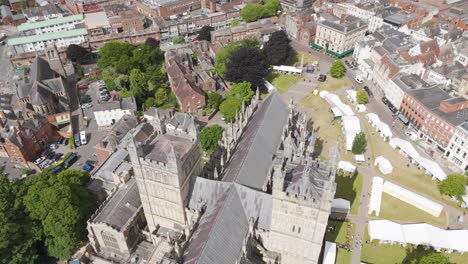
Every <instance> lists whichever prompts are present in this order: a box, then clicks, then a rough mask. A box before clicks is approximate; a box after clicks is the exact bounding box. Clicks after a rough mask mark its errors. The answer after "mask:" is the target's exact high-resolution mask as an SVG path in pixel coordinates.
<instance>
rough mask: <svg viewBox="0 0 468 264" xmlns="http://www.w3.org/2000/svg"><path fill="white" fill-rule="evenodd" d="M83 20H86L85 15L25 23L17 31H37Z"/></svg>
mask: <svg viewBox="0 0 468 264" xmlns="http://www.w3.org/2000/svg"><path fill="white" fill-rule="evenodd" d="M83 19H84V16H83V14H78V15H73V16H65V17H59V18H53V19H48V20H43V21H39V22H33V23H25V24H21V25H19V26H18V27H17V29H18V31H26V30H32V29H36V28H43V27H50V26H54V25H60V24H66V23H71V22H76V21H80V20H83Z"/></svg>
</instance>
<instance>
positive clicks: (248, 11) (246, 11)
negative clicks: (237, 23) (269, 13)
mask: <svg viewBox="0 0 468 264" xmlns="http://www.w3.org/2000/svg"><path fill="white" fill-rule="evenodd" d="M263 12H264V11H263V6H262V5H260V4H255V3H250V4H247V5H245V6H244V8H242V9H241V12H240V15H241V18H242V20H244V21H245V22H253V21H257V20H258V19H259V18H261V17H262V15H263Z"/></svg>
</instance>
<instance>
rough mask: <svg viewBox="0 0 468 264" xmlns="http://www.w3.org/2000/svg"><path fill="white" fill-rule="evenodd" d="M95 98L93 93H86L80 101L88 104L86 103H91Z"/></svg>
mask: <svg viewBox="0 0 468 264" xmlns="http://www.w3.org/2000/svg"><path fill="white" fill-rule="evenodd" d="M92 101H93V99H92V98H91V95H89V94H85V95H83V96H81V97H80V103H82V104H86V103H91V102H92Z"/></svg>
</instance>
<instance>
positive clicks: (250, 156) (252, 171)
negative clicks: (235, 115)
mask: <svg viewBox="0 0 468 264" xmlns="http://www.w3.org/2000/svg"><path fill="white" fill-rule="evenodd" d="M288 112H289V110H288V107H287V105H286V104H285V103H284V102H283V100H282V99H281V98H280V97H279V95H278V94H277V93H273V94H271V95H270V96H268V97H267V98H266V99H265V101H264V102H263V103H262V104H261V106H260V109H258V110H257V112H256V113H255V114H254V115H253V117H252V119H251V120H250V122H249V123H248V125H247V127H246V129H245V131H244V133H243V135H242V138H241V141H240V142H239V143H238V145H237V150H236V152H235V153H234V155H233V156H232V158H231V161H230V163H229V165H228V166H227V168H226V172H225V173H224V176H223V181H226V182H236V183H239V184H242V185H245V186H247V187H250V188H253V189H257V190H262V189H263V185H264V183H265V180H266V178H267V174H268V170H269V169H270V166H271V163H272V158H271V157H272V156H273V155H274V153H275V152H276V151H277V149H278V146H279V144H280V141H281V133H282V131H283V127H284V124H285V123H286V121H287V118H288Z"/></svg>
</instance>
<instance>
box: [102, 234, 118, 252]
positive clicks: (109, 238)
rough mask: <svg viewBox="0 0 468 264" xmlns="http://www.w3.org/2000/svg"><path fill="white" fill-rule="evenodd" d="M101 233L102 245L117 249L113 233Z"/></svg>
mask: <svg viewBox="0 0 468 264" xmlns="http://www.w3.org/2000/svg"><path fill="white" fill-rule="evenodd" d="M101 235H102V240H104V245H106V247H112V248H115V249H119V243H117V239H116V238H115V237H114V235H113V234H111V233H109V232H107V231H102V233H101Z"/></svg>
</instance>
